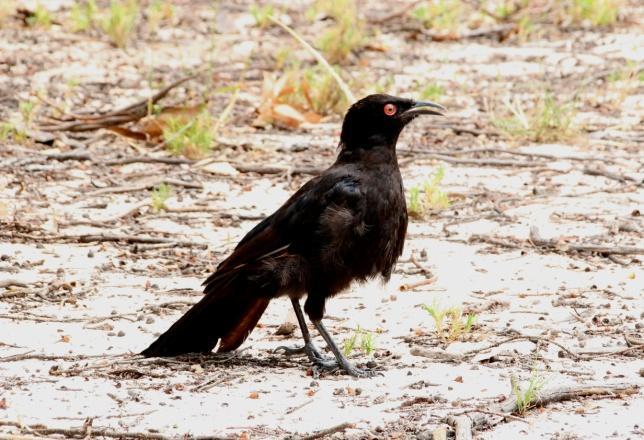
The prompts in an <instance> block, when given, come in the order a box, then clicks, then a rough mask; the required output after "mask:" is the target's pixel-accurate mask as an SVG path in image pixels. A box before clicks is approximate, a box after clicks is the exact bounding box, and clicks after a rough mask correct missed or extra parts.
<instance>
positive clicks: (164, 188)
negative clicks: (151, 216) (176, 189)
mask: <svg viewBox="0 0 644 440" xmlns="http://www.w3.org/2000/svg"><path fill="white" fill-rule="evenodd" d="M170 196H172V188H171V187H170V185H168V184H167V183H165V182H163V183H161V184H159V185H158V186H156V187H155V188H154V189H152V194H151V195H150V198H151V201H150V205H151V206H152V211H153V212H154V213H159V212H161V211H163V210H164V209H166V206H165V202H166V201H167V200H168V199H169V198H170Z"/></svg>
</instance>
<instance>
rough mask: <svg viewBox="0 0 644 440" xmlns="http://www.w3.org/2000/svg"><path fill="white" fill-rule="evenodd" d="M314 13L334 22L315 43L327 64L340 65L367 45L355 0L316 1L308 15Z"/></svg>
mask: <svg viewBox="0 0 644 440" xmlns="http://www.w3.org/2000/svg"><path fill="white" fill-rule="evenodd" d="M316 13H324V14H325V15H327V16H328V17H330V18H331V19H333V22H334V25H333V26H331V27H329V28H328V29H327V30H326V31H325V32H324V33H323V34H322V36H321V37H320V38H319V39H318V41H317V44H318V47H319V48H320V50H321V51H322V53H324V55H325V58H326V59H327V61H329V63H332V64H334V63H340V62H342V61H344V60H346V59H347V57H348V56H349V55H350V54H351V53H352V52H354V51H356V50H358V49H360V48H362V47H364V46H365V45H366V44H367V36H366V26H365V24H364V21H363V20H362V19H361V18H360V17H359V15H358V8H357V6H356V3H355V0H317V1H316V2H315V3H314V5H313V8H312V9H311V10H310V11H309V15H313V14H316Z"/></svg>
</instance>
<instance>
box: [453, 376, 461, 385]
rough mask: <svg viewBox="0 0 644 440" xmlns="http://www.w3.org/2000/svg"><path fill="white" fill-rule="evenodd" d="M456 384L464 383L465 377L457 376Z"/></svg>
mask: <svg viewBox="0 0 644 440" xmlns="http://www.w3.org/2000/svg"><path fill="white" fill-rule="evenodd" d="M454 382H458V383H463V376H456V379H454Z"/></svg>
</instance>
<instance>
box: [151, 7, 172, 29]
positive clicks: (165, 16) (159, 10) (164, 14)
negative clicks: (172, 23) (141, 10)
mask: <svg viewBox="0 0 644 440" xmlns="http://www.w3.org/2000/svg"><path fill="white" fill-rule="evenodd" d="M174 15H175V12H174V6H173V5H172V2H170V1H168V0H153V1H152V2H151V3H150V5H149V6H148V8H147V10H146V16H147V20H148V23H147V26H148V29H149V30H150V31H156V29H157V28H158V27H159V24H160V23H161V22H162V21H164V20H171V19H172V18H173V17H174Z"/></svg>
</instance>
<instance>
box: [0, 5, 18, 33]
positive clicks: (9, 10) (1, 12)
mask: <svg viewBox="0 0 644 440" xmlns="http://www.w3.org/2000/svg"><path fill="white" fill-rule="evenodd" d="M15 11H16V2H15V1H14V0H4V1H1V2H0V28H1V27H2V25H3V24H4V22H5V21H6V20H7V19H8V18H9V17H10V16H11V15H12V14H13V13H14V12H15Z"/></svg>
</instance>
